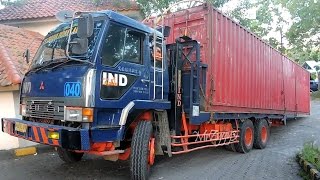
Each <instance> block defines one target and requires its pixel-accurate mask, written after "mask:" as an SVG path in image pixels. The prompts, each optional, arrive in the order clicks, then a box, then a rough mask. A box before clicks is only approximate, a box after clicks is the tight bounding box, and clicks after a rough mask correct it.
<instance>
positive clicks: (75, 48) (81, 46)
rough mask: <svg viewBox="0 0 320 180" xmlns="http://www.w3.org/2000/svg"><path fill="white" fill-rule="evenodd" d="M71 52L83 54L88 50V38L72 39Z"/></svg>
mask: <svg viewBox="0 0 320 180" xmlns="http://www.w3.org/2000/svg"><path fill="white" fill-rule="evenodd" d="M70 44H72V47H71V52H72V53H73V54H84V53H86V52H87V51H88V39H87V38H75V39H73V41H72V42H70Z"/></svg>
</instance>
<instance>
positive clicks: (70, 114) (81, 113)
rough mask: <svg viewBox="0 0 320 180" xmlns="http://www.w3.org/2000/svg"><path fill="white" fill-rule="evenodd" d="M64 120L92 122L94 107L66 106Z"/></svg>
mask: <svg viewBox="0 0 320 180" xmlns="http://www.w3.org/2000/svg"><path fill="white" fill-rule="evenodd" d="M64 120H65V121H75V122H92V121H93V109H92V108H81V107H65V108H64Z"/></svg>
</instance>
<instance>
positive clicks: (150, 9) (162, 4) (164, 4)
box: [137, 0, 230, 16]
mask: <svg viewBox="0 0 320 180" xmlns="http://www.w3.org/2000/svg"><path fill="white" fill-rule="evenodd" d="M179 1H181V0H137V3H138V4H139V5H140V8H141V10H142V13H143V14H144V15H145V16H149V15H151V14H152V13H159V12H162V11H164V10H165V9H167V8H168V7H169V6H170V5H172V4H174V3H177V2H179ZM200 1H203V2H208V3H210V4H212V5H213V6H215V7H217V8H219V7H222V6H223V5H224V4H225V3H227V2H229V1H230V0H200ZM196 2H199V0H197V1H193V2H192V1H190V4H189V5H190V6H192V4H193V5H194V4H195V3H196Z"/></svg>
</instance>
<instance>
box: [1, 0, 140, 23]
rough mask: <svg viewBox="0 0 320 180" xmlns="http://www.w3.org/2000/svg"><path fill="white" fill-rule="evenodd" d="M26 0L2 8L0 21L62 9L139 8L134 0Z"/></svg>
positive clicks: (21, 18)
mask: <svg viewBox="0 0 320 180" xmlns="http://www.w3.org/2000/svg"><path fill="white" fill-rule="evenodd" d="M97 1H99V2H100V3H94V0H25V1H22V2H21V4H16V5H11V6H7V7H5V8H4V9H2V10H0V21H8V20H23V19H36V18H49V17H54V16H55V15H56V14H57V12H59V11H61V10H72V11H100V10H107V9H108V10H114V11H127V10H139V7H138V5H137V4H136V3H135V2H134V1H132V0H97Z"/></svg>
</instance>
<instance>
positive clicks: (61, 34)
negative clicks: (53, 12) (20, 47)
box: [32, 19, 104, 68]
mask: <svg viewBox="0 0 320 180" xmlns="http://www.w3.org/2000/svg"><path fill="white" fill-rule="evenodd" d="M103 22H104V21H103V20H101V19H100V20H97V19H96V20H95V22H94V31H93V34H92V36H91V37H89V38H88V40H89V41H88V42H89V43H88V51H87V52H86V53H85V54H81V55H79V54H77V55H76V54H72V53H71V51H70V49H71V46H72V45H70V47H69V55H70V56H71V57H74V58H79V59H82V60H87V59H89V58H90V57H91V55H92V53H93V50H94V47H95V44H96V41H97V38H98V34H99V32H100V30H101V28H102V25H103ZM69 31H70V23H63V24H60V25H59V26H58V27H56V28H55V29H54V30H52V31H51V32H50V33H49V34H48V35H47V36H46V37H45V39H44V40H43V42H42V44H41V46H40V47H39V49H38V51H37V53H36V55H35V57H34V60H33V64H32V68H34V67H38V66H41V65H42V64H43V63H45V62H48V61H54V60H57V59H61V58H65V57H66V53H65V51H66V48H67V43H68V34H69ZM77 31H78V20H77V19H76V20H74V23H73V27H72V32H71V41H72V39H74V38H77Z"/></svg>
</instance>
